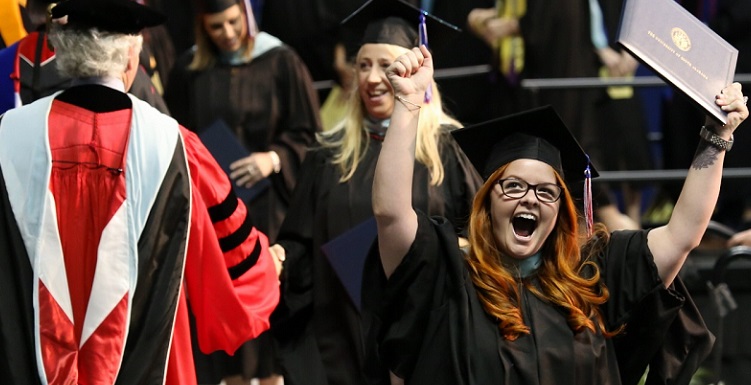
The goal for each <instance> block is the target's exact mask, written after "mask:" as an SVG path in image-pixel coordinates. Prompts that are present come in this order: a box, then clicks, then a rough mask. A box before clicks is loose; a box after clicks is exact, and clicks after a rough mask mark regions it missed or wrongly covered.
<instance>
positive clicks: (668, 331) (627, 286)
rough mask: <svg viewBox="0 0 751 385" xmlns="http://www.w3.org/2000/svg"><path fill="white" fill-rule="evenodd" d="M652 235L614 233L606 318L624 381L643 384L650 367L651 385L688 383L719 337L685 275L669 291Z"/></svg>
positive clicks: (608, 263)
mask: <svg viewBox="0 0 751 385" xmlns="http://www.w3.org/2000/svg"><path fill="white" fill-rule="evenodd" d="M647 234H648V231H638V232H630V231H622V232H615V233H613V235H612V237H611V240H610V245H609V247H608V252H607V253H606V255H605V257H604V258H603V259H602V260H601V261H600V262H601V263H602V264H603V266H605V268H604V269H603V270H604V271H605V272H606V273H605V277H604V279H605V282H606V284H607V287H608V288H609V291H610V295H611V297H610V299H609V300H608V303H607V304H606V305H605V308H604V309H605V314H606V316H607V318H608V322H609V324H610V325H611V327H617V326H619V325H625V326H626V328H625V330H624V332H623V333H622V334H620V335H618V336H616V337H615V338H614V340H613V345H614V347H615V349H616V357H617V359H618V367H619V369H620V374H621V381H622V383H623V384H624V385H631V384H634V385H635V384H637V383H638V382H639V380H640V378H641V377H642V375H643V374H644V371H645V370H646V369H647V367H649V374H648V377H647V382H646V383H647V384H686V385H687V384H688V383H689V382H690V380H691V376H692V375H693V374H694V372H696V370H697V369H698V367H699V365H700V364H701V363H702V362H703V361H704V359H705V358H706V357H707V356H708V355H709V353H710V351H711V348H712V344H713V342H714V336H713V335H712V333H711V332H710V331H709V329H708V328H707V326H706V324H705V323H704V320H703V319H702V317H701V314H700V313H699V311H698V309H697V307H696V305H695V304H694V302H693V300H692V299H691V296H690V294H689V292H688V290H687V289H686V287H685V286H684V285H683V282H682V281H681V279H680V277H676V279H675V280H674V282H673V284H672V285H671V286H670V287H668V288H665V286H664V285H663V283H662V281H661V279H660V278H659V276H658V273H657V267H656V266H655V265H654V258H653V257H652V253H651V252H650V251H649V248H648V246H647V241H646V238H647Z"/></svg>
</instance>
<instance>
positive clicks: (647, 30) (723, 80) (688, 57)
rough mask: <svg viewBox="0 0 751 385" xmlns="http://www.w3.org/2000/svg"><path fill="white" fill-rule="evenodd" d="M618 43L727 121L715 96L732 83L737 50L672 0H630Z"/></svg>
mask: <svg viewBox="0 0 751 385" xmlns="http://www.w3.org/2000/svg"><path fill="white" fill-rule="evenodd" d="M618 43H620V44H621V45H622V46H623V47H624V48H625V49H626V50H628V51H629V52H630V53H631V54H633V55H634V57H636V58H637V59H638V60H639V61H641V62H642V63H644V64H645V65H646V66H648V67H649V68H651V69H652V70H653V71H655V72H656V73H657V74H658V75H659V76H660V77H661V78H662V79H663V80H665V81H666V82H668V83H669V84H671V85H673V87H675V88H676V89H678V90H679V91H681V92H683V93H684V94H686V96H688V97H689V98H691V99H692V100H693V101H694V102H695V103H696V104H698V105H699V106H701V107H702V108H703V109H704V110H706V112H707V113H708V114H710V115H712V116H713V117H714V118H715V119H717V120H718V121H719V122H722V123H723V124H725V123H727V113H726V112H725V111H723V110H722V109H720V107H719V106H717V104H715V95H717V94H719V93H720V91H721V90H722V89H723V88H725V87H726V86H727V85H729V84H730V83H732V82H733V78H734V76H735V65H736V62H737V60H738V50H737V49H735V48H734V47H733V46H731V45H730V44H729V43H728V42H726V41H725V40H723V39H722V38H721V37H720V36H719V35H717V34H716V33H715V32H714V31H712V30H711V29H709V27H707V26H706V25H705V24H704V23H702V22H701V21H700V20H699V19H697V18H696V17H694V16H693V15H692V14H691V13H690V12H688V11H687V10H686V9H684V8H683V7H682V6H681V5H680V4H678V3H676V2H675V1H674V0H626V2H625V4H624V7H623V16H622V18H621V25H620V31H619V33H618Z"/></svg>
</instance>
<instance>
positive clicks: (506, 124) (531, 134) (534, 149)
mask: <svg viewBox="0 0 751 385" xmlns="http://www.w3.org/2000/svg"><path fill="white" fill-rule="evenodd" d="M452 134H453V136H454V138H455V139H456V141H457V142H458V143H459V146H461V148H462V150H464V152H465V153H466V154H467V157H468V158H469V160H470V161H471V162H472V164H473V165H474V166H475V168H476V169H477V170H478V171H480V172H481V173H482V175H483V178H485V179H487V178H488V177H489V176H490V175H491V174H492V173H493V172H494V171H495V170H497V169H498V167H500V166H502V165H504V164H506V163H508V162H511V161H513V160H516V159H536V160H539V161H542V162H545V163H547V164H549V165H550V166H552V167H553V168H554V169H555V170H556V171H558V172H559V173H560V174H561V175H563V176H564V178H565V179H566V181H567V182H568V183H575V182H579V181H582V180H584V178H585V170H586V169H587V166H589V170H590V173H591V176H592V178H594V177H597V176H598V173H597V170H595V169H594V166H592V165H591V164H590V161H589V156H587V154H586V153H585V152H584V150H583V149H582V148H581V146H580V145H579V142H577V141H576V138H574V136H573V134H571V131H569V129H568V128H567V127H566V124H564V123H563V121H562V120H561V118H560V117H559V116H558V113H556V112H555V110H554V109H553V107H551V106H545V107H540V108H536V109H532V110H528V111H524V112H520V113H517V114H513V115H509V116H506V117H502V118H498V119H493V120H490V121H487V122H483V123H478V124H475V125H472V126H468V127H465V128H462V129H459V130H456V131H453V132H452Z"/></svg>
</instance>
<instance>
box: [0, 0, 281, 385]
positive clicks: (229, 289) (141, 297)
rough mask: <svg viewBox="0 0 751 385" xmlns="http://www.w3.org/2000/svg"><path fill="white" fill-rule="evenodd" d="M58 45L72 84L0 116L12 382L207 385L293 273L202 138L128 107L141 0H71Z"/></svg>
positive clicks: (0, 278)
mask: <svg viewBox="0 0 751 385" xmlns="http://www.w3.org/2000/svg"><path fill="white" fill-rule="evenodd" d="M51 13H52V18H53V19H54V21H55V22H54V23H53V26H52V29H51V31H50V40H51V42H52V44H53V46H54V47H55V50H56V55H57V59H56V60H57V64H58V66H59V70H60V71H61V73H63V74H65V75H67V76H70V77H71V78H73V84H72V86H71V88H69V89H67V90H65V91H63V92H58V93H55V94H53V95H52V96H49V97H46V98H42V99H39V100H37V101H36V102H34V103H31V104H29V105H26V106H22V107H19V108H15V109H12V110H10V111H8V112H7V113H6V114H5V115H3V116H2V117H0V307H1V308H2V309H3V311H2V312H0V378H2V379H3V381H4V383H11V384H82V383H92V384H94V383H95V384H114V383H118V384H195V383H196V379H195V371H194V366H193V361H192V353H191V338H190V328H189V323H190V321H189V317H188V306H190V310H191V312H192V314H193V315H194V316H195V319H194V322H195V326H196V327H195V330H196V333H197V339H196V340H197V341H198V344H199V347H200V348H201V350H203V351H206V352H210V351H215V350H225V351H227V352H230V353H232V352H233V351H234V350H235V349H237V348H238V347H239V346H240V345H241V344H242V343H243V342H244V341H247V340H248V339H251V338H254V337H255V336H257V335H258V334H260V333H261V332H263V331H264V330H266V329H267V328H268V316H269V314H270V313H271V311H272V310H273V308H274V307H275V306H276V303H277V301H278V296H279V292H278V288H277V285H278V271H279V269H280V268H281V261H280V260H279V259H277V258H274V256H273V255H272V254H271V253H270V251H269V249H268V241H267V238H266V236H265V235H264V234H262V233H261V232H259V231H257V230H256V229H255V228H254V227H253V225H252V223H250V221H249V219H248V212H247V210H246V207H245V206H244V204H243V203H242V202H241V201H240V200H238V199H237V197H236V196H235V195H234V192H233V191H232V187H231V184H230V183H229V181H228V179H227V177H226V175H225V174H224V172H223V171H222V169H221V168H220V167H219V166H218V165H217V164H216V162H215V161H214V159H213V158H212V157H211V155H210V154H209V153H208V151H207V150H206V149H205V148H204V147H203V145H202V144H201V142H200V140H199V139H198V138H197V137H196V136H195V135H194V134H192V133H190V132H188V131H187V130H186V129H184V128H183V127H181V126H179V125H178V124H177V122H176V121H175V120H173V119H172V118H170V117H168V116H166V115H163V114H161V113H159V112H158V111H157V110H155V109H153V108H152V107H150V106H149V105H148V104H147V103H145V102H143V101H141V100H139V99H137V98H136V97H134V96H132V95H129V94H127V93H126V91H127V90H128V89H129V87H130V86H131V84H132V82H133V79H134V75H135V73H136V71H137V66H138V54H139V51H140V48H141V44H142V37H141V35H140V31H141V30H142V29H143V28H145V27H149V26H153V25H157V24H159V23H161V22H163V21H164V16H163V15H161V14H160V13H157V12H156V11H153V10H151V9H149V8H147V7H144V6H142V5H139V4H137V3H135V2H131V1H129V0H66V1H63V2H60V3H59V4H58V5H57V6H55V7H54V8H53V9H52V11H51Z"/></svg>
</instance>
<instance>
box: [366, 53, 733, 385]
mask: <svg viewBox="0 0 751 385" xmlns="http://www.w3.org/2000/svg"><path fill="white" fill-rule="evenodd" d="M432 73H433V66H432V58H431V55H430V53H429V52H428V51H427V49H425V48H424V47H420V49H418V48H414V49H413V50H412V51H410V52H408V53H407V54H405V55H404V56H401V57H399V58H398V59H396V61H394V63H392V65H391V66H390V67H389V69H388V70H387V74H388V78H389V80H390V81H391V84H392V87H393V89H394V93H395V94H396V95H397V96H399V97H402V98H404V99H406V100H407V101H408V102H410V103H413V102H415V101H418V100H420V99H421V98H422V97H423V95H424V92H425V90H426V88H427V85H428V84H429V83H430V79H431V78H432ZM716 103H717V104H718V105H719V106H722V107H723V109H724V110H725V111H727V112H728V123H727V124H726V125H724V126H720V125H716V124H715V123H714V122H713V120H712V119H711V118H707V121H706V123H705V126H704V127H703V128H702V130H705V131H706V130H712V131H711V132H709V134H708V135H707V137H709V138H711V140H710V139H708V140H706V141H703V142H702V143H701V144H700V146H699V148H698V150H697V155H696V158H695V160H694V163H693V165H692V167H691V169H690V170H689V171H688V175H687V177H686V181H685V185H684V189H683V193H682V195H681V199H680V201H679V202H678V204H677V205H676V209H675V211H674V212H673V217H672V218H671V220H670V222H669V223H668V224H667V225H665V226H662V227H658V228H655V229H652V230H649V231H646V230H645V231H616V232H613V233H612V234H608V233H607V232H606V231H605V229H604V228H603V227H602V226H593V225H592V224H591V222H590V220H591V212H589V213H586V212H585V215H584V219H586V224H587V225H586V229H587V231H586V232H584V231H580V229H579V222H580V216H579V214H578V213H577V209H576V206H575V204H574V199H573V197H572V195H571V193H570V192H569V186H571V183H573V182H578V181H581V179H583V178H585V175H587V174H589V175H590V177H591V176H596V171H595V170H594V168H593V167H592V166H591V165H590V164H589V158H588V157H587V155H586V154H585V153H584V151H583V150H582V149H581V147H580V146H579V144H578V142H577V141H576V139H574V137H573V136H572V134H571V133H570V132H569V131H568V129H567V128H566V126H565V125H564V124H563V122H562V121H561V119H560V118H559V117H558V115H557V113H555V111H554V110H553V109H552V108H551V107H549V106H548V107H542V108H538V109H535V110H531V111H527V112H523V113H519V114H516V115H512V116H509V117H506V118H501V119H496V120H493V121H490V122H486V123H481V124H479V125H477V126H474V127H472V128H466V129H462V130H457V131H455V132H454V133H453V134H454V137H455V139H456V140H457V142H458V143H459V145H460V146H461V147H462V148H463V149H464V151H465V152H466V153H467V155H468V156H469V158H470V160H471V161H472V163H473V164H474V165H475V166H476V167H478V169H479V170H482V172H483V176H484V178H485V183H484V184H483V186H482V187H481V188H480V190H479V192H478V193H477V195H476V197H475V200H474V203H473V206H472V214H471V217H470V221H469V239H468V240H469V247H468V248H466V249H465V251H462V250H461V249H460V248H459V247H457V245H456V243H457V241H456V235H454V233H453V231H452V229H451V227H450V226H447V225H446V220H445V219H443V218H440V217H435V216H433V217H431V216H430V214H426V213H423V212H422V210H421V209H420V208H419V207H415V206H414V205H413V204H412V202H411V196H412V190H411V189H410V184H409V183H408V181H409V180H410V179H411V178H412V173H413V170H412V167H410V166H409V165H411V164H412V162H413V160H414V152H413V151H412V150H411V148H413V147H414V145H415V136H416V135H415V134H416V131H417V130H416V127H417V125H418V122H419V119H418V116H417V114H415V111H413V110H410V109H409V108H408V106H407V105H401V104H397V106H396V107H395V109H394V112H393V114H392V116H391V124H390V126H389V136H388V137H386V140H385V141H384V144H383V148H382V150H381V154H380V158H379V159H378V166H377V168H376V171H375V173H376V175H375V181H374V184H373V211H374V212H375V213H376V222H377V228H378V246H379V253H380V266H381V267H382V271H381V275H380V276H378V277H375V276H374V277H372V278H371V279H370V280H367V281H366V282H365V283H364V287H365V286H367V287H371V288H372V289H371V290H369V291H368V295H369V296H370V298H368V299H367V300H365V299H363V301H364V303H365V309H366V313H365V314H366V315H367V316H368V317H367V318H368V319H369V321H368V323H367V325H369V326H370V327H369V332H368V336H370V337H372V338H369V340H368V341H369V342H372V343H373V345H372V346H373V350H372V351H373V353H374V354H373V357H371V358H372V361H370V362H373V363H374V366H375V369H374V370H373V371H372V373H374V377H375V379H376V380H377V382H378V383H389V382H391V383H392V384H394V383H406V384H431V385H436V384H452V385H454V384H491V383H493V384H504V385H511V384H524V385H530V384H605V385H621V384H636V383H637V381H638V380H639V377H641V374H642V373H644V370H645V369H646V367H647V366H649V369H650V370H649V376H654V377H655V378H652V379H648V380H647V381H648V383H652V382H650V381H655V380H656V378H658V377H659V378H660V379H661V382H659V383H675V384H688V382H689V380H690V377H691V375H692V374H693V372H694V371H695V369H696V368H697V366H698V364H699V363H700V362H701V360H702V359H703V358H704V357H705V356H706V354H708V352H709V347H710V346H711V342H712V337H711V334H709V333H708V331H707V330H706V326H705V325H704V324H703V321H702V320H701V317H700V316H699V315H698V313H696V309H695V307H694V306H693V303H692V301H691V299H690V296H689V295H688V293H687V292H685V290H683V287H682V285H681V283H680V280H679V279H678V278H677V275H678V272H679V270H680V268H681V266H682V265H683V263H684V261H685V260H686V258H687V256H688V253H689V252H690V251H691V250H692V249H693V248H694V247H696V246H697V245H698V244H699V242H700V241H701V238H702V235H703V234H704V231H705V229H706V226H707V224H708V222H709V219H710V217H711V215H712V210H713V208H714V206H715V203H716V201H717V196H718V193H719V189H720V181H721V178H722V165H723V160H724V157H725V152H726V150H727V149H729V147H730V144H731V141H732V134H733V131H734V130H735V128H736V127H737V126H738V125H739V124H740V123H741V122H742V121H743V120H744V119H745V118H747V117H748V109H747V108H746V106H745V101H744V97H743V94H742V93H741V87H740V84H737V83H736V84H733V85H731V86H728V87H726V88H725V89H723V90H722V92H721V93H720V94H719V95H717V97H716ZM564 177H565V178H566V179H564ZM530 190H531V191H530ZM585 207H588V205H587V204H586V202H585ZM592 232H593V233H592ZM654 383H657V382H654Z"/></svg>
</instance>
